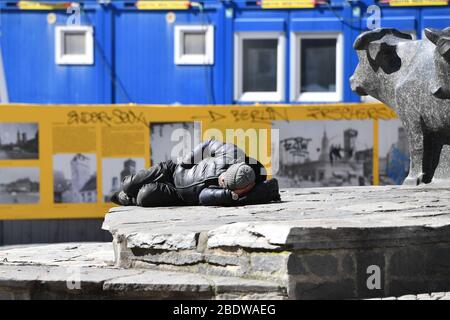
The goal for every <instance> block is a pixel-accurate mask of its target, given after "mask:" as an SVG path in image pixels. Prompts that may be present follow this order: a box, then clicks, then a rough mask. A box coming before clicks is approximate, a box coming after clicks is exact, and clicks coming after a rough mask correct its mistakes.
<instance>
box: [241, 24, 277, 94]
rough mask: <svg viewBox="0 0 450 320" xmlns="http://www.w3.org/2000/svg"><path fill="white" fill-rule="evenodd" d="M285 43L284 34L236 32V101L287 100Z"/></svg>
mask: <svg viewBox="0 0 450 320" xmlns="http://www.w3.org/2000/svg"><path fill="white" fill-rule="evenodd" d="M284 42H285V41H284V36H283V34H282V33H274V32H248V33H236V35H235V53H234V55H235V59H234V85H235V88H234V96H235V97H234V98H235V100H237V101H268V102H270V101H282V100H284V56H285V53H284V50H285V49H284V47H285V43H284Z"/></svg>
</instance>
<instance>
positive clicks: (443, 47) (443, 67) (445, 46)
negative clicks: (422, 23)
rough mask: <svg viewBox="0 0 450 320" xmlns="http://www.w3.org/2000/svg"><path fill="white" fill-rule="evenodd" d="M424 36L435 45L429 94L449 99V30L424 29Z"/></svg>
mask: <svg viewBox="0 0 450 320" xmlns="http://www.w3.org/2000/svg"><path fill="white" fill-rule="evenodd" d="M425 36H426V37H427V38H428V40H430V41H431V42H432V43H434V44H435V45H436V49H435V52H434V56H433V60H434V61H433V62H434V67H435V75H434V77H433V78H432V79H430V81H431V92H432V93H433V95H434V96H435V97H437V98H440V99H450V82H449V79H450V28H446V29H444V30H442V31H441V30H436V29H431V28H427V29H425Z"/></svg>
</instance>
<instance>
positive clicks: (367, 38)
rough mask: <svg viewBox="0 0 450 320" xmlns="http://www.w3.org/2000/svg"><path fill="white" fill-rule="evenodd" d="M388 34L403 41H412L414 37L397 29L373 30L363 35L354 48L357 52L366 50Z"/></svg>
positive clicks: (356, 41) (359, 37)
mask: <svg viewBox="0 0 450 320" xmlns="http://www.w3.org/2000/svg"><path fill="white" fill-rule="evenodd" d="M387 34H391V35H393V36H395V37H397V38H401V39H408V40H411V39H412V36H411V35H410V34H407V33H403V32H400V31H398V30H396V29H391V28H379V29H375V30H371V31H366V32H364V33H361V34H360V35H359V36H358V37H357V38H356V40H355V42H354V43H353V48H354V49H355V50H363V49H365V48H366V46H367V44H369V43H371V42H373V41H376V40H380V39H381V38H383V37H384V36H385V35H387Z"/></svg>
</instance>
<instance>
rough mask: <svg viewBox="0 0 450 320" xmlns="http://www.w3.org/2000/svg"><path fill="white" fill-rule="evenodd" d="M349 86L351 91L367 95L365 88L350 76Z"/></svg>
mask: <svg viewBox="0 0 450 320" xmlns="http://www.w3.org/2000/svg"><path fill="white" fill-rule="evenodd" d="M350 87H351V89H352V91H353V92H356V93H357V94H358V95H360V96H367V92H366V90H364V89H363V88H362V87H361V86H360V85H358V83H357V82H356V81H355V78H354V77H353V76H352V77H350Z"/></svg>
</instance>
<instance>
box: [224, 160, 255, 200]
mask: <svg viewBox="0 0 450 320" xmlns="http://www.w3.org/2000/svg"><path fill="white" fill-rule="evenodd" d="M219 185H220V186H221V187H222V188H225V189H229V190H232V191H234V192H235V193H237V194H239V195H241V194H245V193H247V192H249V191H250V190H251V189H252V188H253V187H254V186H255V171H254V170H253V169H252V167H250V166H249V165H247V164H245V162H240V163H236V164H233V165H232V166H230V167H229V168H228V169H227V171H225V172H224V173H222V174H221V175H220V176H219Z"/></svg>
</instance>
